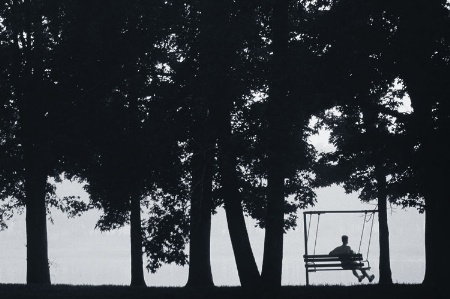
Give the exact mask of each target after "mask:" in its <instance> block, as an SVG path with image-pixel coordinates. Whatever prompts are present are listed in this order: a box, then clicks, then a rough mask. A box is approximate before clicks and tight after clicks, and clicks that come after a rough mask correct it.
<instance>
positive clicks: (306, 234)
mask: <svg viewBox="0 0 450 299" xmlns="http://www.w3.org/2000/svg"><path fill="white" fill-rule="evenodd" d="M303 236H304V239H305V255H308V237H309V236H308V231H307V229H306V214H305V213H303ZM306 285H307V286H308V285H309V272H308V269H306Z"/></svg>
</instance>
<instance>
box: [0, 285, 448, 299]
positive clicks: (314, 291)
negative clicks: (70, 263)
mask: <svg viewBox="0 0 450 299" xmlns="http://www.w3.org/2000/svg"><path fill="white" fill-rule="evenodd" d="M9 298H11V299H22V298H24V299H25V298H27V299H28V298H30V299H31V298H33V299H39V298H45V299H56V298H58V299H59V298H61V299H62V298H64V299H75V298H77V299H78V298H90V299H116V298H117V299H118V298H121V299H123V298H126V299H128V298H130V299H134V298H136V299H141V298H142V299H144V298H145V299H191V298H192V299H194V298H195V299H203V298H211V299H225V298H231V299H241V298H242V299H243V298H245V299H251V298H258V299H263V298H264V299H266V298H267V299H269V298H289V299H291V298H292V299H293V298H295V299H302V298H305V299H319V298H327V299H344V298H345V299H353V298H363V299H375V298H377V299H379V298H381V299H391V298H392V299H394V298H395V299H403V298H405V299H416V298H417V299H418V298H420V299H423V298H424V299H434V298H439V299H441V298H447V296H444V295H440V294H438V293H437V292H436V291H435V290H434V289H432V288H427V287H424V286H422V285H412V284H408V285H406V284H396V285H392V286H389V287H386V286H379V285H364V286H310V287H305V286H286V287H283V288H282V289H281V291H280V293H279V294H278V295H269V294H268V293H267V292H261V293H260V294H259V295H256V294H249V293H245V292H244V291H243V290H242V289H241V288H239V287H214V288H205V289H198V288H180V287H128V286H72V285H52V286H38V285H34V286H33V285H31V286H28V285H23V284H0V299H9Z"/></svg>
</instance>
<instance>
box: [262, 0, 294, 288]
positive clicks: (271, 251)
mask: <svg viewBox="0 0 450 299" xmlns="http://www.w3.org/2000/svg"><path fill="white" fill-rule="evenodd" d="M288 3H289V1H288V0H282V1H277V2H276V3H274V6H273V14H272V47H273V48H272V49H273V56H272V74H271V76H272V78H271V85H270V86H269V88H270V89H269V107H270V109H269V111H270V112H269V113H270V115H269V132H268V134H269V145H268V149H269V152H268V159H269V169H268V173H267V180H268V186H267V201H268V203H267V215H266V235H265V240H264V257H263V266H262V273H261V278H262V282H263V285H264V286H265V287H266V288H268V289H273V290H276V289H278V288H280V287H281V277H282V264H283V234H284V178H285V173H284V172H285V167H284V164H285V163H286V161H284V159H285V155H284V152H285V151H286V150H287V148H286V146H287V144H288V142H287V138H288V135H289V134H288V126H287V125H286V124H287V121H286V118H287V114H286V113H287V112H288V98H287V97H288V86H287V76H286V73H287V69H288V68H287V66H288V64H287V61H288V38H289V33H288Z"/></svg>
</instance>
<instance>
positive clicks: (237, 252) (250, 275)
mask: <svg viewBox="0 0 450 299" xmlns="http://www.w3.org/2000/svg"><path fill="white" fill-rule="evenodd" d="M218 80H219V82H227V79H226V78H221V79H220V78H218ZM226 89H227V88H226V87H225V89H220V88H219V89H218V90H219V94H217V96H216V97H215V99H216V101H215V107H214V109H212V111H213V119H214V120H215V124H216V126H215V127H216V129H217V130H216V131H217V136H218V142H217V143H218V149H219V155H218V163H219V174H220V178H221V180H220V183H221V186H222V194H223V198H224V201H225V213H226V217H227V224H228V231H229V233H230V239H231V244H232V247H233V252H234V258H235V261H236V266H237V270H238V275H239V280H240V282H241V286H242V287H243V288H246V289H248V290H256V288H257V287H258V286H259V285H260V284H259V283H260V275H259V270H258V266H257V264H256V261H255V257H254V255H253V251H252V247H251V244H250V239H249V236H248V232H247V227H246V224H245V217H244V213H243V210H242V204H241V201H242V200H241V194H240V192H239V178H238V174H237V158H236V154H235V152H234V150H233V145H232V140H231V139H232V128H231V100H230V99H229V98H227V96H226V95H227V92H226ZM221 90H222V92H220V91H221Z"/></svg>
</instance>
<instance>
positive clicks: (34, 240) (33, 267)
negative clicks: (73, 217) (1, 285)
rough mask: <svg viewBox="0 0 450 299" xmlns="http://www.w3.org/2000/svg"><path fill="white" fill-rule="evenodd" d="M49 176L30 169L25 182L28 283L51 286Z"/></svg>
mask: <svg viewBox="0 0 450 299" xmlns="http://www.w3.org/2000/svg"><path fill="white" fill-rule="evenodd" d="M46 183H47V175H46V174H45V172H42V170H40V169H33V168H31V169H28V170H27V177H26V181H25V193H26V194H25V195H26V229H27V283H28V284H50V269H49V264H48V243H47V211H46V205H45V195H46V192H45V187H46Z"/></svg>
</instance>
